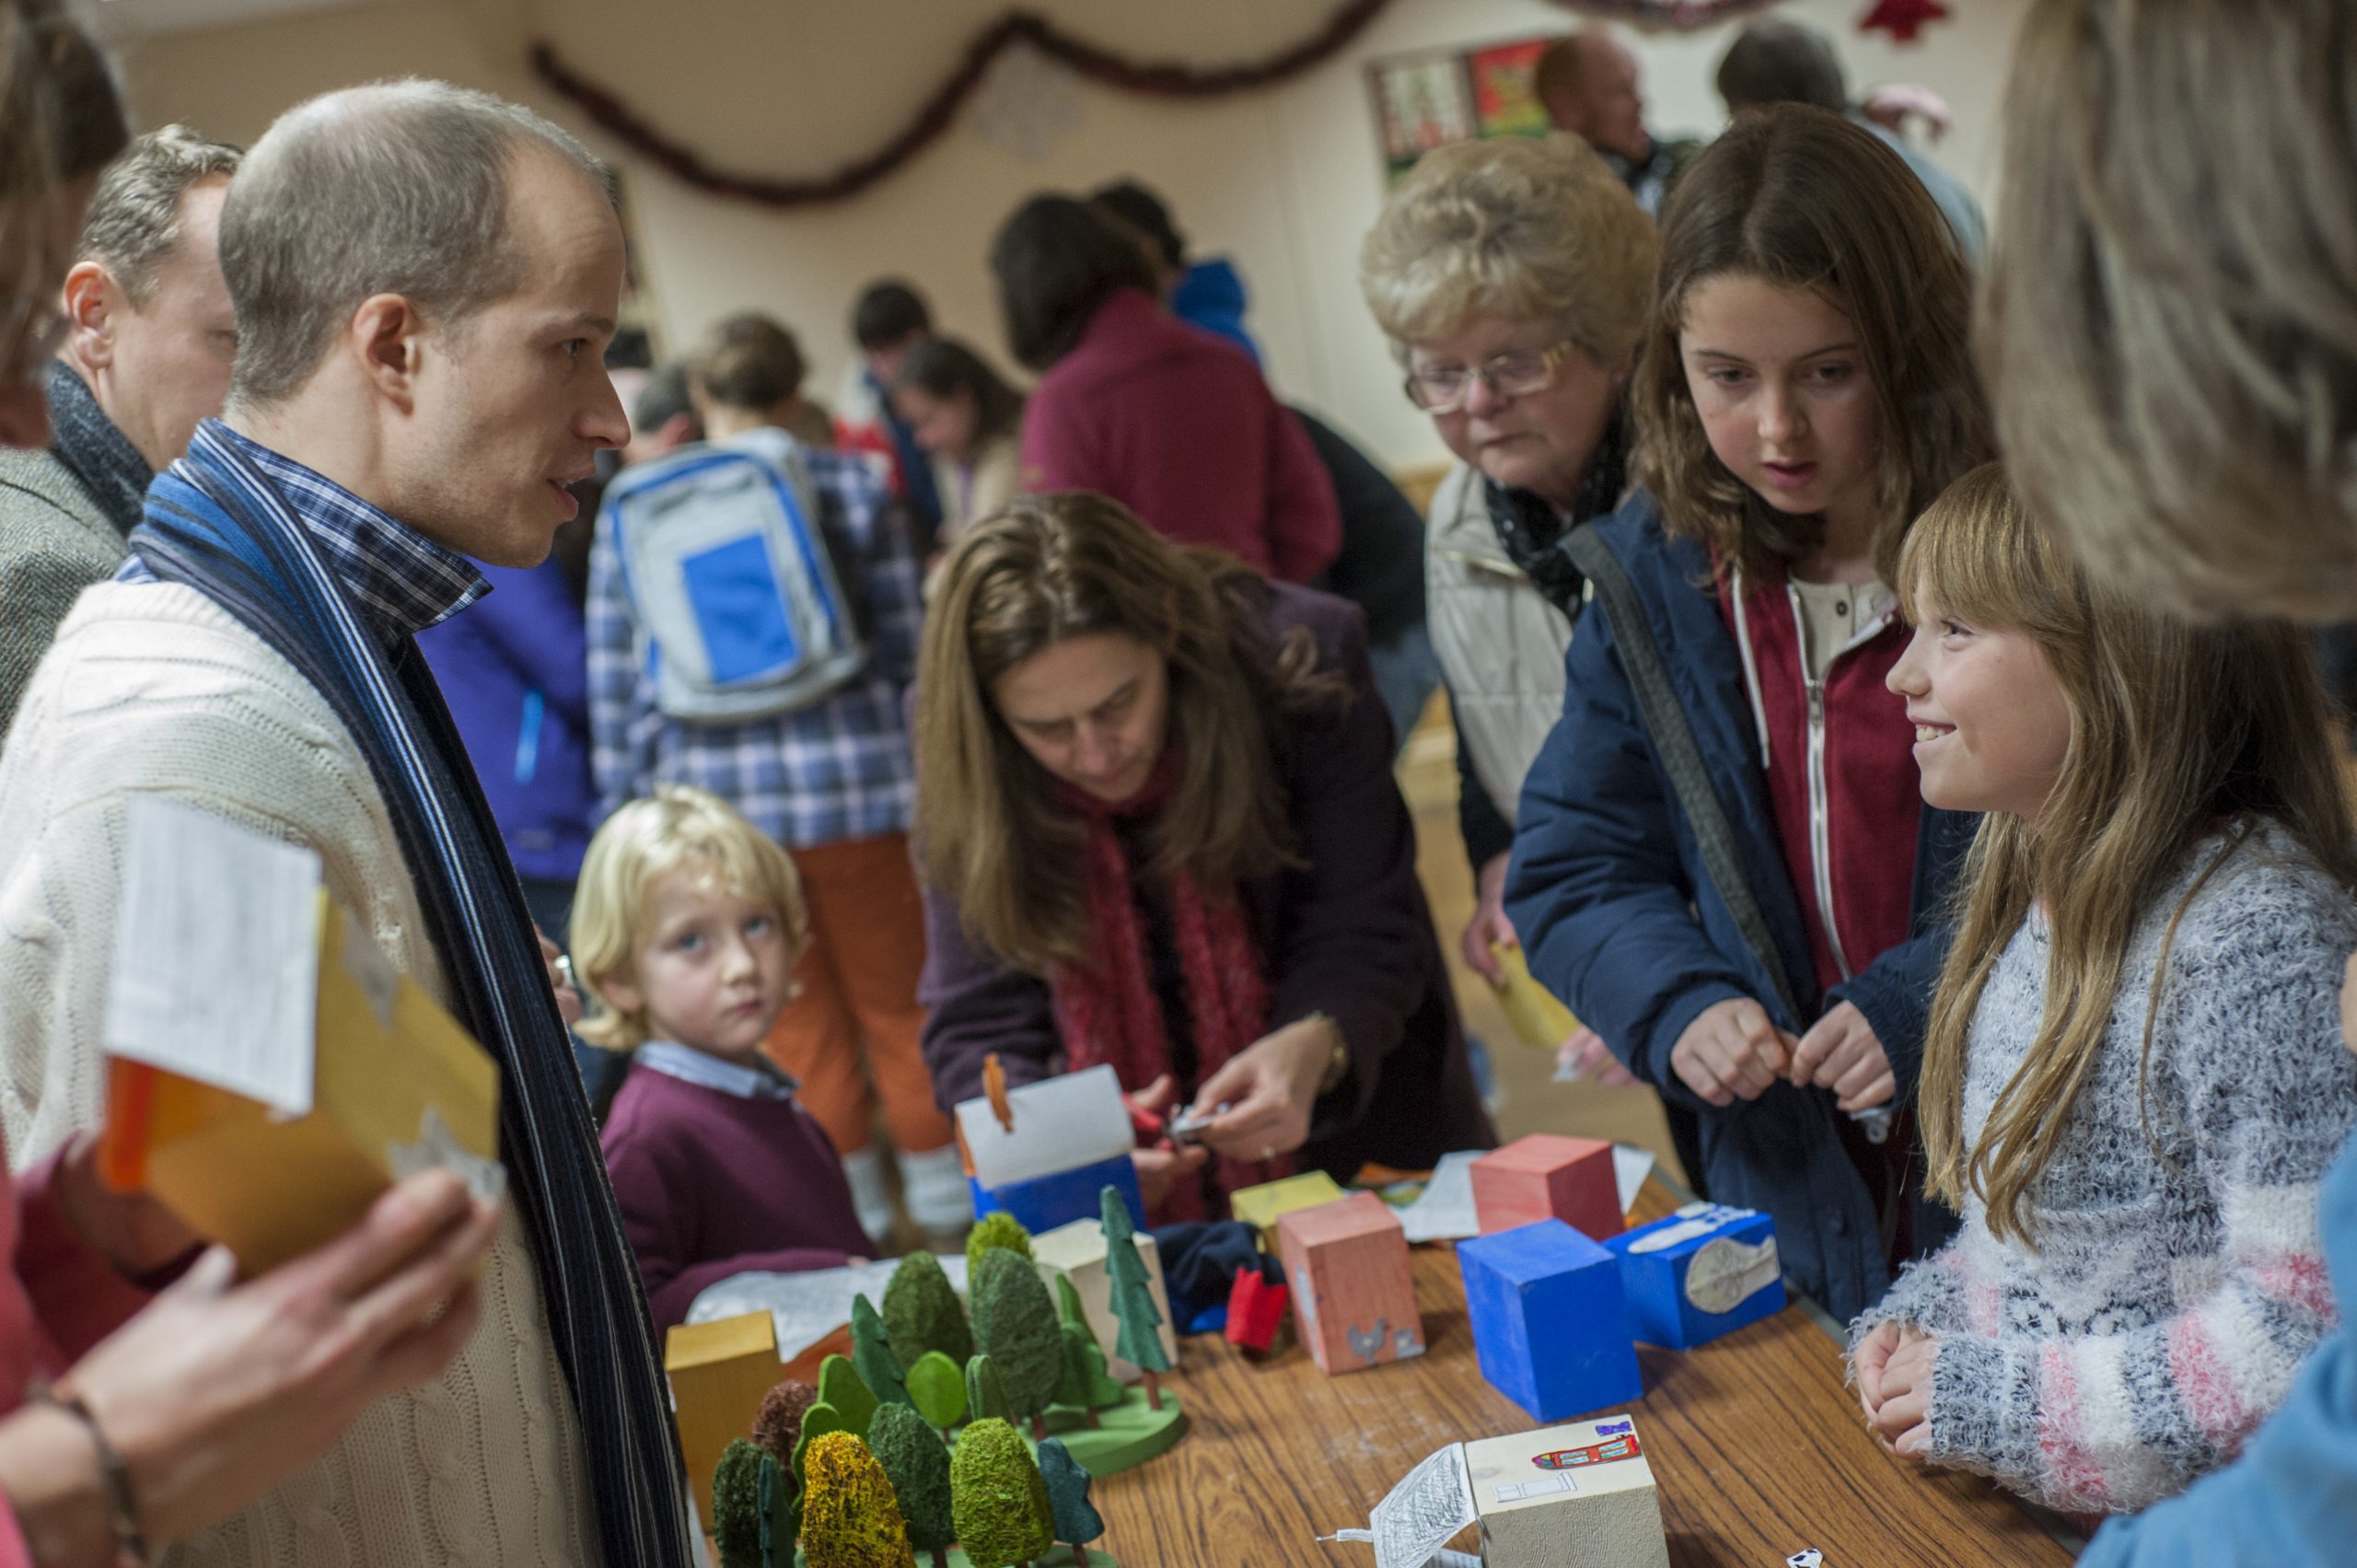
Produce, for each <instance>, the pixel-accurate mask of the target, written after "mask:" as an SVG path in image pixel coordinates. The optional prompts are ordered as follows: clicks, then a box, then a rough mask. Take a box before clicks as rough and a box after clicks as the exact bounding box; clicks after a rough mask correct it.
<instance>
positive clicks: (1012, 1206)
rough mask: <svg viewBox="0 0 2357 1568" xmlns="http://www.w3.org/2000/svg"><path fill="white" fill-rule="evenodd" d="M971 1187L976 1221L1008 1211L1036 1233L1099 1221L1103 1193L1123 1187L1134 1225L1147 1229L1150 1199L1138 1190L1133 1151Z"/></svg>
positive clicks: (973, 1183) (976, 1184)
mask: <svg viewBox="0 0 2357 1568" xmlns="http://www.w3.org/2000/svg"><path fill="white" fill-rule="evenodd" d="M969 1185H970V1186H971V1187H972V1188H973V1190H974V1217H975V1218H976V1219H980V1218H981V1217H982V1216H983V1215H984V1214H993V1213H996V1212H998V1211H1000V1210H1004V1211H1005V1212H1006V1213H1008V1214H1013V1215H1014V1216H1015V1217H1016V1219H1017V1220H1019V1221H1020V1222H1022V1225H1023V1228H1024V1229H1026V1230H1028V1231H1029V1232H1030V1233H1031V1234H1032V1235H1034V1236H1038V1235H1039V1234H1041V1233H1042V1232H1045V1231H1051V1230H1053V1229H1055V1228H1056V1226H1058V1225H1070V1224H1071V1223H1072V1222H1073V1221H1074V1220H1082V1219H1087V1220H1093V1219H1096V1218H1097V1216H1098V1215H1100V1214H1103V1213H1104V1212H1105V1210H1104V1202H1103V1199H1102V1198H1101V1197H1100V1196H1099V1194H1101V1193H1102V1192H1103V1191H1105V1189H1106V1188H1108V1187H1112V1188H1116V1189H1118V1190H1119V1191H1120V1194H1121V1201H1122V1202H1125V1203H1127V1204H1128V1205H1129V1206H1130V1223H1131V1224H1132V1225H1135V1226H1137V1227H1138V1228H1139V1229H1140V1230H1144V1228H1145V1198H1144V1194H1142V1193H1140V1192H1139V1191H1138V1167H1137V1162H1136V1161H1134V1160H1132V1159H1131V1158H1130V1156H1127V1155H1116V1156H1114V1157H1112V1158H1111V1159H1106V1160H1098V1161H1097V1163H1096V1164H1095V1165H1085V1166H1082V1167H1080V1168H1079V1169H1077V1170H1060V1171H1058V1172H1057V1173H1056V1174H1055V1175H1053V1176H1035V1177H1033V1178H1031V1179H1029V1180H1028V1181H1010V1182H1008V1183H1007V1184H1006V1185H1005V1186H1004V1187H985V1186H983V1185H982V1184H981V1182H979V1181H973V1182H970V1183H969Z"/></svg>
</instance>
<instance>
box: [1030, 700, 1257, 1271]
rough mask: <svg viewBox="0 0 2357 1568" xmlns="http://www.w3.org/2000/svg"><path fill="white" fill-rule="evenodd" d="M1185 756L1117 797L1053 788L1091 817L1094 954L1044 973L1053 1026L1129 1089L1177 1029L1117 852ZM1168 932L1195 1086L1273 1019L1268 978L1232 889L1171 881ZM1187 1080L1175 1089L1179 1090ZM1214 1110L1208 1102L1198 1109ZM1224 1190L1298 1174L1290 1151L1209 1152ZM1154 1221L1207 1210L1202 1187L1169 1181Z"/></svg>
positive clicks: (1168, 788) (1170, 758) (1164, 797)
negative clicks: (1183, 996)
mask: <svg viewBox="0 0 2357 1568" xmlns="http://www.w3.org/2000/svg"><path fill="white" fill-rule="evenodd" d="M1180 766H1181V763H1180V760H1179V750H1178V748H1176V747H1171V748H1168V749H1166V750H1165V751H1164V752H1163V755H1162V760H1161V761H1159V762H1158V763H1156V764H1155V770H1154V772H1153V774H1152V776H1151V777H1149V778H1148V779H1147V781H1146V783H1145V785H1144V788H1142V789H1140V790H1139V791H1138V793H1137V794H1135V795H1133V796H1131V797H1130V798H1129V799H1127V800H1124V801H1121V802H1120V803H1118V804H1109V803H1107V802H1105V801H1101V800H1098V799H1097V797H1096V796H1092V795H1089V794H1088V793H1086V791H1084V790H1080V789H1076V788H1074V787H1073V786H1071V785H1069V784H1060V785H1058V786H1057V787H1058V795H1059V796H1060V798H1061V799H1062V801H1063V803H1064V805H1065V806H1066V807H1069V808H1070V809H1071V810H1072V811H1073V812H1074V813H1075V814H1076V815H1078V816H1079V817H1080V818H1081V819H1082V820H1083V821H1085V822H1086V824H1087V828H1088V840H1087V845H1086V849H1085V850H1084V851H1083V872H1082V875H1083V877H1084V879H1085V883H1086V889H1087V896H1088V928H1089V934H1090V938H1091V951H1090V953H1089V958H1088V961H1087V962H1086V964H1060V965H1058V966H1057V967H1056V970H1055V971H1054V973H1052V974H1051V975H1050V976H1049V982H1048V983H1049V989H1050V991H1051V993H1052V994H1053V997H1054V1005H1055V1012H1056V1022H1057V1032H1058V1034H1059V1035H1060V1036H1061V1037H1062V1040H1063V1046H1064V1056H1065V1059H1066V1061H1067V1062H1068V1063H1070V1065H1071V1066H1072V1068H1074V1070H1078V1069H1080V1068H1083V1067H1093V1066H1096V1065H1097V1063H1100V1062H1102V1063H1111V1064H1112V1067H1113V1072H1114V1074H1115V1075H1116V1076H1117V1077H1119V1078H1120V1081H1121V1087H1122V1089H1123V1090H1124V1091H1126V1092H1128V1093H1132V1094H1134V1093H1136V1092H1137V1091H1139V1090H1140V1089H1143V1088H1144V1087H1145V1086H1147V1085H1148V1084H1151V1083H1153V1082H1154V1080H1155V1079H1156V1078H1158V1077H1160V1076H1161V1075H1162V1074H1164V1073H1166V1072H1167V1071H1169V1068H1170V1031H1169V1024H1168V1020H1167V1019H1166V1018H1165V1017H1164V1016H1163V1014H1162V1004H1161V1002H1160V1000H1159V999H1158V998H1156V996H1155V992H1154V981H1153V961H1152V958H1151V957H1150V956H1149V955H1148V954H1147V952H1146V936H1145V926H1144V921H1142V920H1141V919H1140V918H1139V916H1138V908H1137V886H1136V872H1135V869H1134V868H1133V867H1132V865H1130V861H1129V856H1128V855H1127V854H1124V853H1123V851H1122V848H1121V839H1120V833H1119V832H1118V831H1117V830H1116V829H1115V826H1114V824H1115V822H1116V820H1117V819H1119V820H1129V821H1134V820H1137V819H1144V818H1150V817H1151V816H1153V815H1154V814H1155V812H1158V811H1160V810H1161V809H1162V807H1164V806H1166V805H1167V804H1168V803H1169V800H1170V796H1171V792H1172V791H1173V789H1175V788H1176V787H1177V784H1178V782H1179V769H1180ZM1170 929H1171V939H1172V941H1173V942H1174V943H1176V944H1177V946H1178V948H1179V970H1180V972H1181V973H1182V974H1183V975H1184V976H1185V979H1186V986H1187V1014H1188V1020H1189V1023H1190V1026H1191V1029H1192V1033H1193V1037H1194V1046H1195V1082H1196V1083H1197V1084H1201V1083H1203V1082H1206V1081H1208V1080H1209V1079H1210V1078H1211V1076H1212V1074H1214V1073H1217V1072H1218V1071H1219V1070H1220V1069H1221V1068H1222V1067H1224V1066H1225V1065H1226V1064H1227V1063H1228V1062H1229V1061H1230V1060H1231V1059H1233V1058H1234V1057H1235V1056H1236V1055H1237V1053H1238V1052H1240V1051H1243V1050H1244V1049H1245V1048H1246V1047H1248V1046H1249V1045H1251V1044H1252V1043H1253V1042H1255V1041H1256V1040H1259V1039H1260V1037H1261V1035H1262V1034H1264V1033H1265V1032H1267V1029H1268V1027H1269V982H1268V980H1267V978H1266V976H1265V975H1264V974H1263V973H1262V971H1261V966H1260V952H1259V951H1258V949H1256V948H1255V947H1254V946H1253V944H1252V934H1251V932H1250V931H1249V929H1248V927H1247V926H1246V923H1245V919H1244V910H1243V906H1242V905H1241V904H1240V903H1239V902H1238V901H1237V897H1236V889H1233V888H1223V889H1204V888H1202V887H1200V886H1198V885H1197V884H1196V882H1195V880H1194V878H1192V877H1186V876H1181V877H1179V880H1178V883H1177V885H1176V886H1175V887H1173V888H1172V889H1170ZM1189 1087H1190V1086H1188V1085H1184V1084H1182V1085H1179V1092H1180V1093H1181V1094H1184V1093H1186V1092H1187V1091H1188V1089H1189ZM1203 1109H1206V1110H1208V1109H1211V1108H1210V1107H1208V1106H1206V1107H1204V1108H1203ZM1212 1174H1213V1180H1214V1182H1215V1183H1216V1185H1217V1186H1218V1188H1219V1190H1220V1191H1221V1192H1222V1193H1228V1192H1234V1191H1237V1190H1239V1189H1241V1188H1245V1187H1257V1186H1259V1185H1260V1183H1262V1182H1264V1181H1275V1180H1278V1179H1282V1178H1284V1177H1287V1176H1290V1175H1292V1174H1293V1160H1292V1157H1291V1156H1278V1157H1277V1158H1275V1159H1271V1160H1237V1159H1229V1158H1227V1157H1225V1156H1218V1157H1216V1158H1215V1159H1214V1161H1213V1167H1212ZM1152 1217H1154V1218H1155V1223H1157V1224H1167V1223H1171V1222H1176V1221H1182V1220H1199V1219H1203V1218H1206V1217H1211V1216H1209V1215H1208V1214H1207V1212H1206V1209H1205V1205H1204V1202H1203V1196H1202V1191H1200V1189H1199V1188H1197V1187H1196V1186H1194V1185H1193V1184H1191V1183H1190V1182H1187V1181H1179V1182H1177V1183H1174V1184H1173V1186H1172V1187H1171V1190H1170V1196H1169V1197H1168V1198H1167V1199H1166V1200H1165V1201H1164V1202H1163V1203H1162V1204H1161V1205H1159V1212H1158V1214H1157V1215H1155V1216H1152Z"/></svg>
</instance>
